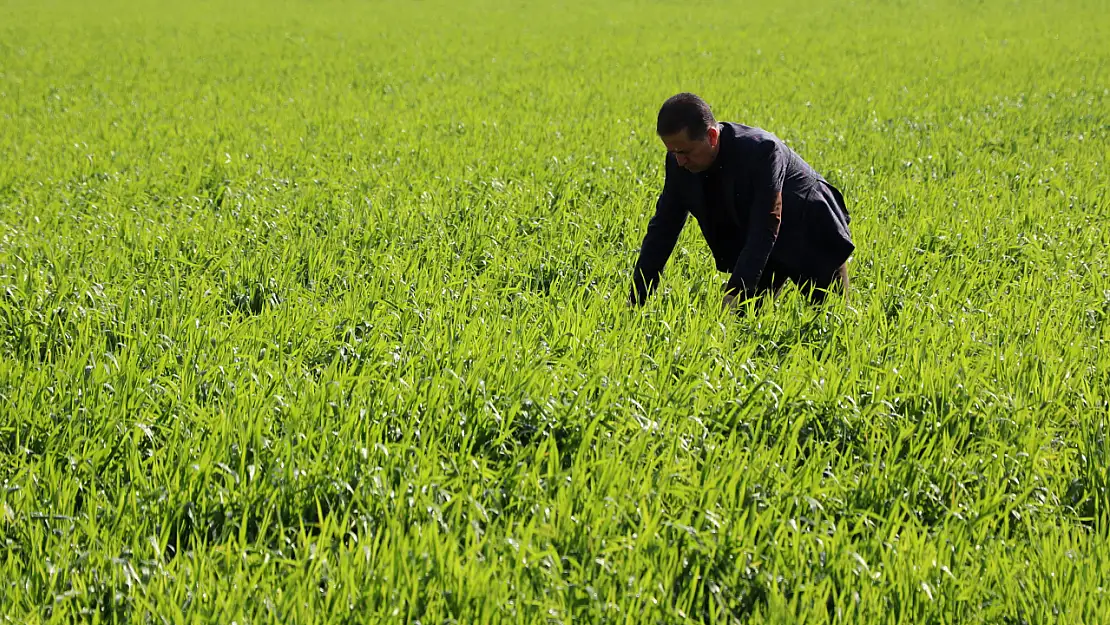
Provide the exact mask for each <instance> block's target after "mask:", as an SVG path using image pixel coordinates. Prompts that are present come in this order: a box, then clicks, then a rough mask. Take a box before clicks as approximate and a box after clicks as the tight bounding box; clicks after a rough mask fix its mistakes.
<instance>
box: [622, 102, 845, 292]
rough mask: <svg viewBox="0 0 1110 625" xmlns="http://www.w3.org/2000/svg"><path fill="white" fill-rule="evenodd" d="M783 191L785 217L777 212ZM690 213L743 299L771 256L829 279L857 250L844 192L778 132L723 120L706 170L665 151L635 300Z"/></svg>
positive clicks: (652, 280) (652, 283) (652, 281)
mask: <svg viewBox="0 0 1110 625" xmlns="http://www.w3.org/2000/svg"><path fill="white" fill-rule="evenodd" d="M779 192H781V193H782V212H781V215H780V214H778V213H777V212H776V211H775V210H774V209H775V201H774V200H775V196H776V194H777V193H779ZM688 214H689V215H693V216H694V218H695V219H696V220H697V221H698V225H699V226H700V227H701V232H702V235H703V236H704V237H705V241H706V243H708V244H709V249H710V250H711V251H712V252H713V258H714V259H715V261H716V265H717V269H718V270H719V271H725V272H730V273H731V274H732V276H731V277H730V278H729V281H728V285H727V288H728V289H735V290H736V291H737V293H738V295H737V296H738V298H741V299H742V298H744V297H751V296H752V295H754V294H755V288H756V285H757V284H759V278H760V276H761V275H762V274H763V270H764V268H765V267H766V265H767V261H768V259H772V260H774V261H775V262H776V263H777V264H781V265H784V266H786V267H789V268H790V269H792V270H794V271H795V272H797V273H799V274H802V275H806V276H823V277H827V276H831V275H832V273H833V272H834V271H835V270H836V269H837V268H838V267H840V265H842V264H843V263H844V261H846V260H847V259H848V257H849V256H851V254H852V252H853V251H854V250H855V246H854V245H853V243H852V236H851V233H850V231H849V229H848V222H849V216H848V209H847V207H846V206H845V204H844V197H843V196H842V195H841V193H840V191H839V190H837V189H836V188H835V187H833V185H831V184H830V183H829V182H828V181H826V180H825V179H824V177H822V176H821V175H820V174H818V173H817V172H816V171H814V169H813V168H812V167H810V166H809V164H807V163H806V162H805V161H803V160H802V159H801V157H799V156H798V155H797V154H795V153H794V151H793V150H791V149H790V147H789V146H787V145H786V144H784V143H783V142H782V141H781V140H780V139H779V138H778V137H776V136H775V135H773V134H771V133H769V132H767V131H765V130H761V129H759V128H752V127H749V126H744V125H741V124H733V123H727V122H725V123H722V124H721V134H720V149H719V152H718V153H717V158H716V159H715V160H714V162H713V166H712V167H711V168H710V169H709V171H706V172H701V173H694V172H691V171H688V170H686V169H684V168H682V167H679V165H678V163H677V162H676V161H675V158H674V155H672V154H668V155H667V160H666V181H665V182H664V184H663V191H662V193H660V195H659V200H658V201H657V202H656V205H655V215H654V216H653V217H652V218H651V221H649V222H648V227H647V234H646V235H645V236H644V240H643V245H642V246H641V247H640V258H639V261H638V262H637V263H636V267H635V269H634V272H633V282H632V292H631V299H632V301H633V302H636V303H640V304H642V303H643V302H644V301H645V300H646V299H647V296H648V294H649V293H650V292H651V291H652V290H654V289H655V287H656V286H657V285H658V283H659V274H660V273H661V272H662V271H663V267H664V266H665V265H666V264H667V259H668V258H670V256H671V252H672V251H674V246H675V244H676V243H677V241H678V235H679V234H680V233H681V232H682V228H683V226H684V225H685V223H686V216H687V215H688Z"/></svg>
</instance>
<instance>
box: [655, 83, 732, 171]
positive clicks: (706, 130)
mask: <svg viewBox="0 0 1110 625" xmlns="http://www.w3.org/2000/svg"><path fill="white" fill-rule="evenodd" d="M655 132H656V133H657V134H658V135H659V138H660V139H662V140H663V145H665V146H667V151H668V152H670V153H672V154H674V157H675V160H676V161H678V165H679V166H680V167H685V168H686V169H688V170H690V171H692V172H702V171H705V170H707V169H709V167H710V165H712V164H713V161H714V160H715V159H716V158H717V152H718V151H719V150H720V136H721V131H720V129H719V128H718V126H717V120H715V119H713V112H712V111H710V110H709V105H708V104H706V103H705V100H702V99H701V98H699V97H698V96H696V95H694V94H692V93H680V94H678V95H675V96H671V97H670V98H667V101H666V102H664V103H663V106H662V107H661V108H660V109H659V119H658V121H656V124H655Z"/></svg>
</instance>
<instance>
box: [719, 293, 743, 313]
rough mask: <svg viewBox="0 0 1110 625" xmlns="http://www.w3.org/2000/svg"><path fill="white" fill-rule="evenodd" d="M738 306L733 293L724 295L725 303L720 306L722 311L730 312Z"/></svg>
mask: <svg viewBox="0 0 1110 625" xmlns="http://www.w3.org/2000/svg"><path fill="white" fill-rule="evenodd" d="M738 305H739V302H737V301H736V295H735V294H734V293H725V301H724V302H723V303H722V304H721V309H722V310H732V309H735V308H736V307H737V306H738Z"/></svg>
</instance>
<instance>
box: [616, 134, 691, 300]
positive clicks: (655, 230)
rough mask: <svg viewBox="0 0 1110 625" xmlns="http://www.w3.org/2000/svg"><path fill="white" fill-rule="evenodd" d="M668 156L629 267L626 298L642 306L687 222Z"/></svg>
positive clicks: (657, 280)
mask: <svg viewBox="0 0 1110 625" xmlns="http://www.w3.org/2000/svg"><path fill="white" fill-rule="evenodd" d="M670 160H671V157H670V156H669V155H668V157H667V164H666V180H665V181H664V183H663V191H662V192H661V193H660V194H659V199H658V200H657V201H656V203H655V215H654V216H652V218H651V220H650V221H649V222H648V227H647V233H646V234H645V235H644V240H643V244H642V245H641V246H640V258H639V260H637V262H636V266H635V268H634V269H633V270H632V290H631V292H630V294H629V301H630V302H631V303H633V304H637V305H642V304H643V303H644V302H646V301H647V298H648V296H649V295H650V294H651V293H652V292H653V291H654V290H655V287H656V286H657V285H658V284H659V274H660V273H661V272H662V271H663V267H664V266H666V264H667V260H668V259H669V258H670V257H671V252H673V251H674V246H675V244H676V243H678V236H679V235H680V234H681V233H682V228H683V226H685V225H686V209H685V208H684V207H683V205H682V202H681V201H680V198H679V195H678V193H677V191H676V190H675V187H676V184H675V181H674V172H673V171H672V169H671V163H670Z"/></svg>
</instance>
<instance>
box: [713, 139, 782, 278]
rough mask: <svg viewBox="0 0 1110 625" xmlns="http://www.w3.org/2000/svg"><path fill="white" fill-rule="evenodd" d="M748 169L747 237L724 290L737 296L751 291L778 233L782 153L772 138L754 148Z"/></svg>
mask: <svg viewBox="0 0 1110 625" xmlns="http://www.w3.org/2000/svg"><path fill="white" fill-rule="evenodd" d="M756 150H757V155H756V158H755V166H754V168H753V171H752V186H753V188H754V189H755V193H754V197H753V199H752V205H751V206H750V207H749V208H748V238H747V241H745V242H744V247H743V249H741V250H740V256H739V257H738V258H737V259H736V266H735V267H734V268H733V270H732V277H731V278H729V281H728V284H727V285H726V287H725V288H726V290H728V291H731V292H733V293H735V294H736V296H737V298H738V299H744V298H748V297H752V296H753V295H755V289H756V286H757V285H758V284H759V278H760V276H762V275H763V270H764V268H766V267H767V259H768V258H769V257H770V256H771V249H772V248H774V247H775V241H776V240H777V239H778V236H779V225H780V224H781V222H782V184H783V180H784V179H785V177H786V156H785V155H784V154H783V153H782V151H780V150H779V147H778V144H777V143H776V142H774V141H764V142H762V143H760V144H759V145H758V146H757V148H756Z"/></svg>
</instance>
